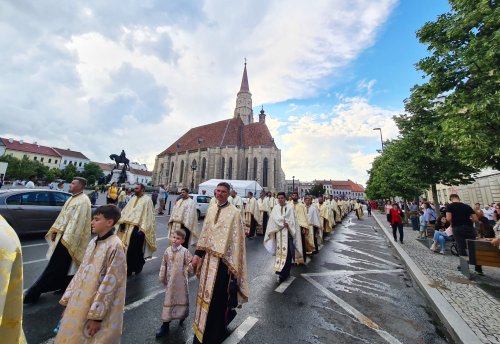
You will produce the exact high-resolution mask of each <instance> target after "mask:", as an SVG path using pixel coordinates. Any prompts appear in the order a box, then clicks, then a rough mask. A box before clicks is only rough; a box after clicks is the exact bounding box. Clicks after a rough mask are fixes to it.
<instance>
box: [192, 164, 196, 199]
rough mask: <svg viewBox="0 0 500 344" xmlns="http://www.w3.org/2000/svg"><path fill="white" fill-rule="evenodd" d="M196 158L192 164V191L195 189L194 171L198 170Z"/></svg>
mask: <svg viewBox="0 0 500 344" xmlns="http://www.w3.org/2000/svg"><path fill="white" fill-rule="evenodd" d="M196 167H197V166H196V160H193V163H192V164H191V170H192V171H193V172H192V173H191V192H193V191H194V171H196Z"/></svg>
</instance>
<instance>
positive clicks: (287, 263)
mask: <svg viewBox="0 0 500 344" xmlns="http://www.w3.org/2000/svg"><path fill="white" fill-rule="evenodd" d="M294 252H295V246H293V238H292V236H291V235H290V233H288V250H287V252H286V261H285V266H283V269H281V271H276V274H277V275H279V276H280V278H281V279H287V278H288V276H290V270H291V269H292V257H293V254H294Z"/></svg>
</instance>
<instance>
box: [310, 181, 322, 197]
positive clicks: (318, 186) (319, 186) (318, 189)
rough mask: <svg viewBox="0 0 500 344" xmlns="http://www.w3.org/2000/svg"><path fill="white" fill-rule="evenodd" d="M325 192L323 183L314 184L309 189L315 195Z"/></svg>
mask: <svg viewBox="0 0 500 344" xmlns="http://www.w3.org/2000/svg"><path fill="white" fill-rule="evenodd" d="M324 193H325V189H324V188H323V184H319V183H317V184H314V186H313V187H312V188H311V190H309V194H310V195H313V196H315V197H318V196H320V195H323V194H324Z"/></svg>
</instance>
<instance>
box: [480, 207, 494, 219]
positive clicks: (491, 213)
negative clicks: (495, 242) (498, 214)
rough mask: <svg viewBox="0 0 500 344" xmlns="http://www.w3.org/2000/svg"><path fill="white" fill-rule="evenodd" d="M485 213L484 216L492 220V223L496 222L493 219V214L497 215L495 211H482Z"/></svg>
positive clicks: (490, 209)
mask: <svg viewBox="0 0 500 344" xmlns="http://www.w3.org/2000/svg"><path fill="white" fill-rule="evenodd" d="M481 210H482V211H483V214H484V216H485V217H486V218H487V219H488V220H490V221H494V220H495V218H494V217H493V214H494V213H495V210H494V209H492V208H489V209H481Z"/></svg>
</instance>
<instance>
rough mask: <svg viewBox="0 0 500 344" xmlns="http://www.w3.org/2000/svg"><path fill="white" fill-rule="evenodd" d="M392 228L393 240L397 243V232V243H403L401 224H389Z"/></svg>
mask: <svg viewBox="0 0 500 344" xmlns="http://www.w3.org/2000/svg"><path fill="white" fill-rule="evenodd" d="M391 227H392V235H393V236H394V240H395V241H398V237H397V235H396V234H397V232H398V231H399V241H401V242H403V224H402V223H395V224H391Z"/></svg>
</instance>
